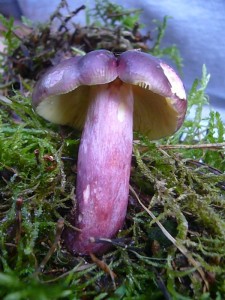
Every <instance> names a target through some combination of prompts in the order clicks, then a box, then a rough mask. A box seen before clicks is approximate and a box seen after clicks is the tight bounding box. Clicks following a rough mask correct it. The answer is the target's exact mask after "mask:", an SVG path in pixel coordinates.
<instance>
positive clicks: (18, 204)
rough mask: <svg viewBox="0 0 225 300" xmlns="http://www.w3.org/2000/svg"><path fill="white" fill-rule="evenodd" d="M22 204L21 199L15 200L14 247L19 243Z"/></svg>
mask: <svg viewBox="0 0 225 300" xmlns="http://www.w3.org/2000/svg"><path fill="white" fill-rule="evenodd" d="M22 204H23V199H22V198H18V199H17V200H16V222H17V230H16V238H15V244H16V245H18V243H19V241H20V238H21V232H22V213H21V208H22Z"/></svg>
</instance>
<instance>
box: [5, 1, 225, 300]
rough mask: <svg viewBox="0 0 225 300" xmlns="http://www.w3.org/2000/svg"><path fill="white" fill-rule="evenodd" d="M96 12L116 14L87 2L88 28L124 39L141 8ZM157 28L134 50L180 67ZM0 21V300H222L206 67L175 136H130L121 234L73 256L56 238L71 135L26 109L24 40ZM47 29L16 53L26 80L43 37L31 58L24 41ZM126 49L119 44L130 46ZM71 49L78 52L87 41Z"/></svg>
mask: <svg viewBox="0 0 225 300" xmlns="http://www.w3.org/2000/svg"><path fill="white" fill-rule="evenodd" d="M62 2H63V1H62ZM102 5H103V8H104V10H105V11H108V12H110V11H112V7H113V11H116V13H117V14H116V16H115V15H113V16H111V15H110V14H108V15H107V18H106V19H104V18H103V17H104V16H106V14H104V15H103V16H102V15H101V14H100V12H101V11H102V10H101V8H99V6H101V4H100V1H97V2H96V9H95V10H94V11H89V12H88V22H89V26H93V24H94V22H98V23H96V24H97V26H98V28H99V30H103V28H104V30H105V28H106V27H107V26H108V27H107V28H109V29H110V30H113V28H114V27H116V28H118V26H120V30H122V31H123V30H125V29H126V30H127V31H130V32H132V30H133V29H134V27H135V26H136V22H138V17H139V13H140V12H139V11H129V14H128V13H127V11H125V10H124V9H123V8H122V7H121V6H115V5H114V4H111V3H110V2H108V1H105V2H104V4H102ZM59 9H60V8H59ZM52 18H53V17H52ZM53 19H54V18H53ZM166 20H167V19H165V20H164V23H163V24H160V26H159V34H158V38H157V40H156V41H155V46H153V47H152V48H151V49H149V48H147V44H144V42H143V41H141V45H142V46H144V45H145V47H146V51H149V52H152V53H153V54H154V55H158V56H162V55H165V54H167V55H169V56H170V57H172V58H173V59H174V60H175V61H176V62H178V65H179V66H180V62H181V59H180V57H179V55H178V52H177V51H175V52H174V47H171V48H168V49H167V50H165V49H161V47H160V41H161V39H162V38H163V35H164V32H165V28H166ZM1 21H4V25H5V26H6V27H7V29H8V31H7V32H6V33H5V37H6V43H7V44H6V47H7V48H6V54H7V55H5V56H3V57H2V59H1V61H0V63H1V67H0V69H1V70H3V73H2V74H1V78H0V80H1V82H0V86H1V90H0V108H1V110H0V298H1V299H4V300H27V299H37V300H39V299H40V300H45V299H46V300H55V299H71V300H72V299H73V300H75V299H95V300H101V299H110V300H116V299H127V300H128V299H140V300H144V299H146V300H147V299H153V300H154V299H179V300H180V299H185V300H187V299H196V300H199V299H200V300H208V299H217V300H220V299H223V295H224V294H225V261H224V257H225V183H224V182H225V175H224V171H225V161H224V147H225V141H224V135H225V125H224V124H223V123H222V121H221V118H220V115H219V113H217V112H214V111H211V112H210V114H209V115H208V116H206V117H204V119H203V106H204V105H205V104H207V97H206V95H205V89H206V87H207V84H208V81H209V75H208V74H207V71H206V67H203V70H202V78H201V79H200V80H196V81H195V82H194V83H193V87H192V89H191V91H190V93H189V96H188V100H189V107H188V115H187V118H186V121H185V123H184V125H183V126H182V128H181V129H180V130H179V132H177V133H176V134H175V135H174V136H173V137H171V138H168V139H163V140H160V141H157V142H151V141H149V140H148V139H146V137H144V136H140V134H138V133H136V134H135V142H134V151H133V153H134V159H133V162H132V164H133V165H132V174H131V180H130V185H131V188H130V201H129V208H128V213H127V217H126V222H125V225H124V228H123V230H121V231H120V232H119V234H118V236H117V238H116V239H115V240H112V241H109V242H110V243H112V245H113V247H112V250H111V251H110V252H108V253H107V254H105V255H104V256H103V257H99V258H96V257H92V258H90V257H78V256H77V257H75V256H72V255H71V254H70V253H68V252H67V250H66V249H65V247H64V245H63V238H62V236H61V233H62V229H63V226H69V224H68V221H67V219H66V218H67V215H68V212H69V211H70V208H71V206H72V200H73V194H74V188H75V179H76V168H75V165H76V157H77V150H78V146H79V134H78V133H77V132H74V131H73V130H72V129H69V128H61V127H57V126H55V125H52V124H49V123H47V122H45V121H44V120H43V119H41V118H39V117H38V116H37V115H36V114H35V112H34V111H33V110H32V107H31V104H30V102H31V101H30V100H31V93H32V89H33V85H34V82H35V80H34V78H35V77H32V78H31V77H30V69H29V68H28V66H27V65H26V71H27V72H23V73H22V74H21V73H19V72H20V70H21V66H22V67H24V65H22V64H21V62H20V65H19V66H20V68H18V64H16V63H15V65H12V60H11V59H12V57H13V56H14V55H15V54H16V55H17V56H16V57H14V61H15V60H16V59H18V55H19V57H20V58H21V56H22V54H21V52H20V50H21V49H22V47H20V45H21V43H22V41H20V40H19V39H18V38H17V40H16V41H15V42H14V39H16V37H15V35H14V34H13V31H14V27H13V23H12V20H9V21H6V20H5V19H3V18H2V17H1ZM46 28H47V27H46ZM46 28H40V29H37V30H36V31H35V32H33V33H31V36H30V37H28V38H25V39H24V40H23V43H24V44H23V45H24V47H28V45H31V49H30V54H29V55H30V56H27V57H26V59H27V61H28V60H29V59H32V57H33V61H34V64H33V65H32V68H34V70H36V72H37V71H38V70H39V68H40V67H39V65H40V62H43V61H44V62H45V63H46V62H48V61H49V59H52V56H51V55H53V54H52V52H51V51H50V52H48V53H47V50H46V51H45V52H44V49H45V46H46V45H47V44H48V43H47V42H46V41H45V42H46V44H45V42H44V39H40V40H39V43H40V41H42V45H40V44H39V48H38V47H36V48H37V49H36V52H35V51H34V48H35V47H33V48H32V45H34V44H35V42H34V36H39V37H43V34H44V33H45V34H47V30H46ZM38 30H39V31H38ZM84 30H86V28H85V29H84ZM116 30H117V29H116ZM122 31H121V32H122ZM132 34H133V33H132ZM47 37H48V39H53V37H52V35H48V36H47ZM64 38H65V39H68V36H66V35H65V34H64ZM122 38H123V39H124V38H125V37H124V36H123V37H122ZM12 39H13V42H12ZM127 40H128V41H129V43H128V44H129V46H130V45H133V47H134V48H137V47H139V46H140V44H137V43H136V42H133V41H132V39H130V38H128V39H127ZM28 41H29V43H28ZM120 41H121V40H120ZM123 41H124V40H123ZM91 42H93V40H91ZM146 42H147V40H146ZM32 43H33V44H32ZM97 43H99V41H97V42H96V43H94V42H93V44H94V45H95V46H96V45H97ZM64 45H65V43H64ZM113 45H114V41H113V42H112V44H111V45H110V47H112V48H113ZM18 47H20V49H18ZM72 47H73V48H74V47H76V48H78V50H82V51H87V49H86V45H85V44H81V46H80V47H79V45H78V44H75V45H74V44H73V45H72ZM112 48H110V49H112ZM23 49H24V48H23ZM64 50H65V49H63V51H64ZM89 50H91V49H89ZM142 50H144V49H143V48H142ZM38 51H39V52H38ZM57 51H58V50H57V49H56V52H57ZM72 51H74V50H72ZM58 52H59V51H58ZM174 53H175V54H174ZM27 55H28V54H27ZM38 55H39V56H38ZM23 71H24V69H23ZM28 71H29V72H28ZM34 73H35V72H34ZM24 74H29V76H25V75H24ZM10 76H11V77H10ZM34 76H35V75H34ZM18 82H19V86H20V89H19V90H18V89H17V85H18ZM193 108H194V113H193V112H192V117H191V118H190V111H193ZM74 149H76V151H75V152H74Z"/></svg>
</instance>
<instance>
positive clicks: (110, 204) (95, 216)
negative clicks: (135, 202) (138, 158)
mask: <svg viewBox="0 0 225 300" xmlns="http://www.w3.org/2000/svg"><path fill="white" fill-rule="evenodd" d="M90 96H91V100H92V102H91V105H90V107H89V110H88V114H87V119H86V123H85V127H84V131H83V135H82V139H81V144H80V148H79V157H78V175H77V189H76V197H77V208H76V217H75V222H74V225H75V226H76V227H78V228H79V229H81V233H77V234H75V236H74V237H73V238H72V237H71V236H70V238H69V240H67V243H68V246H69V248H70V249H71V250H72V251H73V252H74V253H79V254H88V253H90V252H93V253H96V252H98V253H102V252H104V251H105V249H106V248H107V247H106V246H105V245H103V244H97V243H96V244H95V243H91V242H90V238H91V237H94V238H112V237H113V236H115V235H116V233H117V232H118V231H119V229H121V227H122V226H123V223H124V219H125V215H126V211H127V203H128V194H129V178H130V167H131V155H132V140H133V94H132V89H131V86H130V85H128V84H124V83H122V82H121V81H120V80H119V79H117V80H115V81H114V82H112V83H109V84H104V85H100V86H94V87H92V88H91V95H90Z"/></svg>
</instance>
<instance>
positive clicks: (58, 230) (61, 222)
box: [34, 218, 64, 276]
mask: <svg viewBox="0 0 225 300" xmlns="http://www.w3.org/2000/svg"><path fill="white" fill-rule="evenodd" d="M63 227H64V219H62V218H61V219H59V220H58V222H57V226H56V235H55V240H54V242H53V244H52V246H51V248H50V249H49V251H48V253H47V255H46V256H45V258H44V259H43V260H42V262H41V263H40V265H39V267H38V268H37V269H36V271H35V273H34V276H37V275H38V273H40V272H42V271H43V269H44V267H45V266H46V264H47V262H48V261H49V259H50V258H51V256H52V254H53V253H54V252H55V249H56V247H57V245H58V242H59V240H60V237H61V233H62V230H63Z"/></svg>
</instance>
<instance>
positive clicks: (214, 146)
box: [157, 143, 225, 150]
mask: <svg viewBox="0 0 225 300" xmlns="http://www.w3.org/2000/svg"><path fill="white" fill-rule="evenodd" d="M157 147H158V148H161V149H166V150H167V149H168V150H170V149H203V150H204V149H209V150H218V149H223V148H224V149H225V143H213V144H197V145H183V144H180V145H159V146H157Z"/></svg>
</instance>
